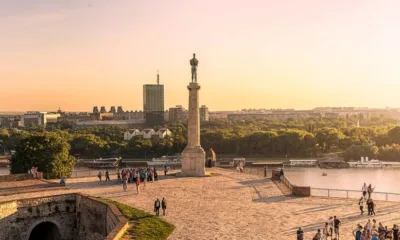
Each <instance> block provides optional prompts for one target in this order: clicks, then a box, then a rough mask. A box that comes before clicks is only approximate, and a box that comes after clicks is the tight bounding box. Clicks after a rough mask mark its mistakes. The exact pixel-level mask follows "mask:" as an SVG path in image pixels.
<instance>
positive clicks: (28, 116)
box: [21, 112, 61, 127]
mask: <svg viewBox="0 0 400 240" xmlns="http://www.w3.org/2000/svg"><path fill="white" fill-rule="evenodd" d="M59 117H61V115H60V114H59V113H47V112H26V113H25V114H24V115H23V116H21V126H22V127H37V126H46V125H47V124H49V123H56V122H57V120H58V118H59Z"/></svg>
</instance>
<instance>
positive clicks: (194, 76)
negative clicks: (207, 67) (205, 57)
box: [190, 53, 199, 83]
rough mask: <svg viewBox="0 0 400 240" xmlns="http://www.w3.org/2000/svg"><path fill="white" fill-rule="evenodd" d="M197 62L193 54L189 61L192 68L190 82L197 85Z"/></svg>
mask: <svg viewBox="0 0 400 240" xmlns="http://www.w3.org/2000/svg"><path fill="white" fill-rule="evenodd" d="M198 64H199V60H197V59H196V53H193V58H192V59H190V66H192V82H196V83H197V65H198Z"/></svg>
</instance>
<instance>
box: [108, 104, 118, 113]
mask: <svg viewBox="0 0 400 240" xmlns="http://www.w3.org/2000/svg"><path fill="white" fill-rule="evenodd" d="M109 112H110V113H113V114H116V113H117V111H116V110H115V106H111V108H110V111H109Z"/></svg>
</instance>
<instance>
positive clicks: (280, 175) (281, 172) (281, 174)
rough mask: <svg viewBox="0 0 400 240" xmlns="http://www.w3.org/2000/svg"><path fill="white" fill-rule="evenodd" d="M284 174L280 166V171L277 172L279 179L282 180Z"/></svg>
mask: <svg viewBox="0 0 400 240" xmlns="http://www.w3.org/2000/svg"><path fill="white" fill-rule="evenodd" d="M284 176H285V173H284V172H283V168H281V171H280V172H279V178H280V179H281V181H283V177H284Z"/></svg>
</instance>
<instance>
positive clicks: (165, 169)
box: [164, 165, 168, 177]
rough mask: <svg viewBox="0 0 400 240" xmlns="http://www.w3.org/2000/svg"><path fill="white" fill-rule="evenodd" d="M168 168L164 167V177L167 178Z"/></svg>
mask: <svg viewBox="0 0 400 240" xmlns="http://www.w3.org/2000/svg"><path fill="white" fill-rule="evenodd" d="M167 172H168V167H167V165H164V176H165V177H167Z"/></svg>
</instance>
